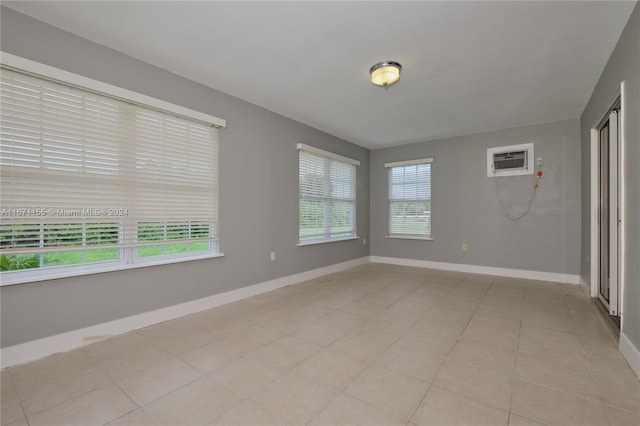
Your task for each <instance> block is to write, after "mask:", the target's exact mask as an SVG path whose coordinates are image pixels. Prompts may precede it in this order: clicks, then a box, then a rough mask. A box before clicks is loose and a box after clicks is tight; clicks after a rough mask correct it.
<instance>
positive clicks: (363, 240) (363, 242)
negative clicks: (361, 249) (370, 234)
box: [362, 238, 367, 246]
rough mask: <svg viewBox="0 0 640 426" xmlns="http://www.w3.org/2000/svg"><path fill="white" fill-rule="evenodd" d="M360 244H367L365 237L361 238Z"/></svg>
mask: <svg viewBox="0 0 640 426" xmlns="http://www.w3.org/2000/svg"><path fill="white" fill-rule="evenodd" d="M362 245H363V246H366V245H367V239H366V238H363V239H362Z"/></svg>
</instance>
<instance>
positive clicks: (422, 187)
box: [387, 159, 431, 237]
mask: <svg viewBox="0 0 640 426" xmlns="http://www.w3.org/2000/svg"><path fill="white" fill-rule="evenodd" d="M388 164H390V166H387V167H388V168H389V234H390V235H392V236H394V235H396V236H417V237H429V236H431V159H429V161H428V162H425V160H409V161H402V162H396V163H388Z"/></svg>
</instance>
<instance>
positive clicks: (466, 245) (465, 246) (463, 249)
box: [462, 243, 469, 251]
mask: <svg viewBox="0 0 640 426" xmlns="http://www.w3.org/2000/svg"><path fill="white" fill-rule="evenodd" d="M468 249H469V244H467V243H462V251H467V250H468Z"/></svg>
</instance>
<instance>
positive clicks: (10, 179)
mask: <svg viewBox="0 0 640 426" xmlns="http://www.w3.org/2000/svg"><path fill="white" fill-rule="evenodd" d="M0 106H1V112H2V117H1V127H0V167H1V172H0V173H1V179H2V181H1V183H0V196H1V211H2V217H1V219H2V221H1V224H0V254H1V255H2V270H3V271H5V272H8V271H14V270H15V271H17V270H24V269H37V268H43V267H55V266H69V265H82V264H91V263H103V262H123V263H135V262H138V261H141V260H144V259H148V258H152V257H153V258H157V257H158V256H169V257H171V256H189V255H192V254H195V253H199V254H200V255H201V254H202V253H203V252H214V253H215V252H217V247H218V245H217V240H218V158H217V155H218V133H217V128H216V127H215V126H214V125H212V124H210V123H205V122H202V121H199V120H195V119H190V118H188V117H184V116H177V115H175V114H172V113H168V112H165V111H162V110H158V109H155V108H153V107H148V106H144V105H140V104H137V103H133V102H128V101H125V100H123V99H119V98H114V97H111V96H108V95H105V94H102V93H97V92H94V91H91V90H86V89H83V88H79V87H76V86H73V85H67V84H63V83H59V82H56V81H52V80H49V79H47V78H44V77H40V76H36V75H32V74H28V73H23V72H21V71H19V70H14V69H9V68H4V67H3V68H2V70H1V104H0Z"/></svg>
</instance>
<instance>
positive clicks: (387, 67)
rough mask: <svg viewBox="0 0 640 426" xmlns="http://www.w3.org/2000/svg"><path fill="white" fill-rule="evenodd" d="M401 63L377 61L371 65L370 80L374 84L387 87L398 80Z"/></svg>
mask: <svg viewBox="0 0 640 426" xmlns="http://www.w3.org/2000/svg"><path fill="white" fill-rule="evenodd" d="M401 70H402V65H400V64H399V63H397V62H393V61H384V62H378V63H377V64H375V65H374V66H372V67H371V69H370V70H369V73H370V74H371V82H372V83H373V84H375V85H376V86H383V87H388V86H391V85H392V84H393V83H395V82H397V81H398V80H400V71H401Z"/></svg>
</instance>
